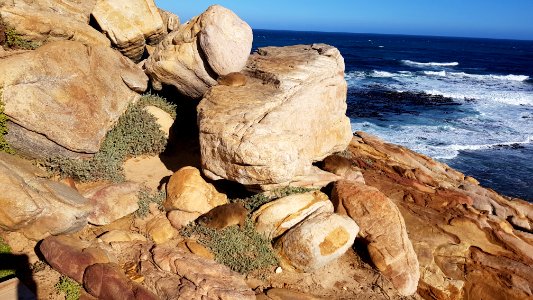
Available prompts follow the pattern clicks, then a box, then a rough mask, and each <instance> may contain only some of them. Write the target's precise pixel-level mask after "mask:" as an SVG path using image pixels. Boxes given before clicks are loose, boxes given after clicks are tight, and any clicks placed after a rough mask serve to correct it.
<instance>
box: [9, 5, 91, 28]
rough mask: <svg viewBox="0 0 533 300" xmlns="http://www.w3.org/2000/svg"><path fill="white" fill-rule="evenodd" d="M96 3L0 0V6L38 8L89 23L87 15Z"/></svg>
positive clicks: (23, 8)
mask: <svg viewBox="0 0 533 300" xmlns="http://www.w3.org/2000/svg"><path fill="white" fill-rule="evenodd" d="M95 4H96V0H84V1H80V0H31V1H28V0H1V1H0V7H16V8H19V9H22V10H25V11H30V10H38V11H42V12H44V13H49V14H54V15H55V16H58V17H66V18H69V19H72V20H76V21H78V22H82V23H85V24H88V23H89V16H90V14H91V11H92V9H93V7H94V5H95Z"/></svg>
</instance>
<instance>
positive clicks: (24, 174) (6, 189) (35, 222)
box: [0, 153, 92, 240]
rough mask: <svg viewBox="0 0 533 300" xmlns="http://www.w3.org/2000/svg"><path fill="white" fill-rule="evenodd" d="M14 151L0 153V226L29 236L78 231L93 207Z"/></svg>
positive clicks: (40, 237) (85, 222)
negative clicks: (12, 152) (16, 154)
mask: <svg viewBox="0 0 533 300" xmlns="http://www.w3.org/2000/svg"><path fill="white" fill-rule="evenodd" d="M45 176H46V173H45V172H43V171H41V170H40V169H39V168H37V167H35V166H33V165H32V164H31V163H30V162H29V161H25V160H23V159H21V158H18V157H16V156H13V155H8V154H5V153H0V186H1V187H2V192H1V193H0V228H1V229H4V230H9V231H20V232H21V233H23V234H24V235H25V236H27V237H28V238H31V239H35V240H40V239H43V238H45V237H47V236H49V235H56V234H62V233H68V232H74V231H78V230H80V229H81V228H83V227H84V226H85V225H87V217H88V215H89V213H90V212H91V210H92V208H91V206H90V205H89V203H88V201H87V199H85V198H84V197H82V195H80V194H79V193H78V192H77V191H76V190H75V189H73V188H71V187H69V186H67V185H65V184H62V183H59V182H55V181H51V180H48V179H45V178H41V177H45Z"/></svg>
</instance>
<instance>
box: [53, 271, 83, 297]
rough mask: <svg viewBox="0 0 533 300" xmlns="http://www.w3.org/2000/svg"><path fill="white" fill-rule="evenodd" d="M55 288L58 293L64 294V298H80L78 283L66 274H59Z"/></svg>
mask: <svg viewBox="0 0 533 300" xmlns="http://www.w3.org/2000/svg"><path fill="white" fill-rule="evenodd" d="M55 288H56V289H57V291H58V292H59V293H63V294H65V300H78V299H80V294H81V293H80V289H81V286H80V284H79V283H77V282H76V281H74V280H72V279H70V278H69V277H67V276H61V277H60V278H59V281H58V282H57V283H56V285H55Z"/></svg>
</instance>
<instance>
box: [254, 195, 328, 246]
mask: <svg viewBox="0 0 533 300" xmlns="http://www.w3.org/2000/svg"><path fill="white" fill-rule="evenodd" d="M323 212H333V204H332V203H331V201H329V198H328V196H327V195H326V194H324V193H322V192H319V191H314V192H308V193H303V194H295V195H290V196H287V197H283V198H280V199H278V200H275V201H272V202H269V203H267V204H264V205H263V206H261V207H260V208H259V209H258V210H257V211H255V212H254V214H253V215H252V220H253V221H254V222H255V229H256V230H257V232H259V233H261V234H263V235H264V236H265V237H267V238H268V239H275V238H277V237H278V236H280V235H282V234H284V233H285V232H286V231H287V230H289V229H291V228H292V227H294V226H296V225H298V223H300V222H301V221H303V220H304V219H306V218H308V217H310V216H312V215H315V214H319V213H323Z"/></svg>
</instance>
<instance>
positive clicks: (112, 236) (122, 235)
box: [98, 230, 147, 244]
mask: <svg viewBox="0 0 533 300" xmlns="http://www.w3.org/2000/svg"><path fill="white" fill-rule="evenodd" d="M98 239H100V240H101V241H102V242H104V243H108V244H111V243H125V242H133V241H139V242H146V241H147V239H146V237H144V235H142V234H138V233H134V232H131V231H127V230H111V231H108V232H106V233H104V234H103V235H101V236H99V237H98Z"/></svg>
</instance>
